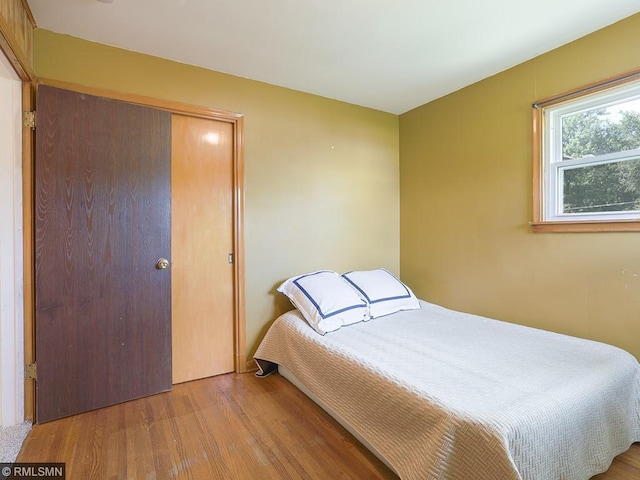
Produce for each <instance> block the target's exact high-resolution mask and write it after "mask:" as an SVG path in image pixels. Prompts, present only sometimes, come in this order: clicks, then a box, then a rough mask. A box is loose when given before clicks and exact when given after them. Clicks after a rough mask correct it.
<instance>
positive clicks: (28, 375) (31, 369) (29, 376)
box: [24, 363, 38, 380]
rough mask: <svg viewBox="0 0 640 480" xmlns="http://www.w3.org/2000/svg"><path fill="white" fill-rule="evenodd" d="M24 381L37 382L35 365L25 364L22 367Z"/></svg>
mask: <svg viewBox="0 0 640 480" xmlns="http://www.w3.org/2000/svg"><path fill="white" fill-rule="evenodd" d="M24 379H25V380H37V379H38V372H37V368H36V364H35V363H27V364H26V365H25V366H24Z"/></svg>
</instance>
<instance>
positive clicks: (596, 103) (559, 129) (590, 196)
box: [534, 75, 640, 231]
mask: <svg viewBox="0 0 640 480" xmlns="http://www.w3.org/2000/svg"><path fill="white" fill-rule="evenodd" d="M631 78H632V80H629V79H626V80H625V81H618V82H611V83H615V86H613V87H609V88H606V87H604V86H598V87H591V88H586V89H584V91H583V92H580V91H577V92H572V93H570V94H567V95H563V96H561V97H559V98H556V99H552V100H549V101H546V102H541V103H540V104H537V105H534V108H536V109H537V110H538V113H537V117H536V116H534V119H535V118H537V121H536V123H537V125H535V126H534V128H536V129H539V134H538V135H537V136H534V143H535V142H536V141H537V142H539V145H535V146H534V147H535V148H536V149H537V151H538V155H537V157H538V158H537V159H534V161H535V162H538V169H537V170H538V171H537V172H536V173H537V175H536V176H537V177H539V178H537V179H536V182H537V184H536V185H534V190H535V189H536V188H539V189H540V191H539V192H537V193H535V192H534V196H535V198H536V201H537V202H539V204H538V211H537V212H534V228H535V225H536V224H537V223H538V224H545V223H551V224H574V226H575V224H579V223H582V224H586V225H592V227H591V228H585V227H584V226H583V227H582V229H583V230H589V231H591V230H614V229H616V228H606V227H602V225H600V226H599V227H597V228H594V227H593V225H594V224H596V225H597V224H605V223H607V224H611V223H612V222H614V223H618V224H620V225H623V227H624V228H622V229H627V230H636V229H638V228H640V226H638V225H636V226H632V227H630V225H629V224H630V223H634V222H638V221H640V80H639V79H638V76H637V75H634V76H633V77H631ZM536 137H537V138H536ZM536 217H537V218H536ZM609 226H611V225H609ZM569 230H571V228H569Z"/></svg>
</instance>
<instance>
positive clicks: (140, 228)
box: [35, 85, 171, 422]
mask: <svg viewBox="0 0 640 480" xmlns="http://www.w3.org/2000/svg"><path fill="white" fill-rule="evenodd" d="M37 121H38V130H37V135H36V164H35V167H36V168H35V193H36V198H35V208H36V216H35V280H36V289H35V297H36V304H35V308H36V360H37V363H38V380H37V382H36V388H37V395H36V402H37V418H36V419H37V421H39V422H42V421H48V420H51V419H54V418H60V417H63V416H66V415H72V414H75V413H78V412H83V411H87V410H91V409H94V408H99V407H103V406H105V405H111V404H114V403H118V402H123V401H127V400H131V399H133V398H139V397H142V396H145V395H151V394H153V393H158V392H161V391H166V390H168V389H170V388H171V277H170V270H165V271H159V270H157V269H156V268H155V264H156V261H157V259H158V258H160V257H168V256H169V255H170V251H171V237H170V234H171V224H170V222H171V216H170V215H171V211H170V207H171V205H170V202H171V197H170V195H171V194H170V188H171V184H170V180H171V141H170V138H171V137H170V136H171V116H170V114H169V113H167V112H163V111H161V110H156V109H151V108H146V107H141V106H137V105H131V104H127V103H124V102H117V101H114V100H110V99H105V98H101V97H94V96H90V95H85V94H79V93H76V92H71V91H67V90H61V89H56V88H52V87H48V86H44V85H41V86H39V87H38V120H37Z"/></svg>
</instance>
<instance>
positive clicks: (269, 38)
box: [28, 0, 640, 114]
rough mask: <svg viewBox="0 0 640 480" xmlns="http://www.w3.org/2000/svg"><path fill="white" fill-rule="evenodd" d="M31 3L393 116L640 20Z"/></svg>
mask: <svg viewBox="0 0 640 480" xmlns="http://www.w3.org/2000/svg"><path fill="white" fill-rule="evenodd" d="M103 1H108V0H103ZM28 3H29V6H30V7H31V9H32V12H33V15H34V17H35V19H36V23H37V25H38V27H41V28H45V29H48V30H52V31H54V32H58V33H65V34H69V35H72V36H75V37H80V38H84V39H87V40H91V41H96V42H100V43H104V44H107V45H113V46H117V47H121V48H124V49H128V50H133V51H137V52H142V53H147V54H151V55H155V56H158V57H163V58H167V59H171V60H176V61H178V62H183V63H188V64H192V65H198V66H201V67H205V68H209V69H212V70H217V71H219V72H225V73H230V74H233V75H237V76H240V77H246V78H250V79H253V80H259V81H263V82H267V83H270V84H274V85H280V86H283V87H288V88H292V89H295V90H301V91H304V92H309V93H314V94H317V95H322V96H324V97H329V98H335V99H338V100H342V101H345V102H349V103H354V104H357V105H364V106H367V107H371V108H375V109H378V110H383V111H385V112H390V113H395V114H400V113H404V112H406V111H408V110H411V109H412V108H415V107H417V106H420V105H422V104H424V103H427V102H429V101H431V100H433V99H435V98H438V97H441V96H443V95H446V94H447V93H450V92H453V91H455V90H458V89H460V88H462V87H464V86H466V85H469V84H471V83H474V82H476V81H478V80H481V79H483V78H486V77H488V76H490V75H493V74H495V73H498V72H500V71H502V70H505V69H507V68H509V67H512V66H514V65H517V64H519V63H521V62H523V61H525V60H528V59H530V58H533V57H535V56H537V55H540V54H541V53H544V52H546V51H549V50H551V49H553V48H555V47H558V46H560V45H563V44H565V43H567V42H570V41H572V40H575V39H577V38H579V37H581V36H584V35H586V34H588V33H590V32H593V31H595V30H598V29H600V28H602V27H605V26H607V25H610V24H612V23H615V22H616V21H618V20H621V19H622V18H625V17H627V16H630V15H632V14H634V13H636V12H638V11H640V0H306V1H305V0H113V3H101V2H99V1H97V0H28Z"/></svg>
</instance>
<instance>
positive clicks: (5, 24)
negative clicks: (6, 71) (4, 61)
mask: <svg viewBox="0 0 640 480" xmlns="http://www.w3.org/2000/svg"><path fill="white" fill-rule="evenodd" d="M35 27H36V25H35V21H34V19H33V15H32V13H31V10H30V9H29V5H28V4H27V3H26V1H25V0H2V1H0V49H2V51H4V53H5V55H6V56H7V58H8V59H9V61H10V62H11V64H12V65H13V67H14V68H15V70H16V72H17V73H18V75H19V77H20V79H21V80H23V81H31V80H33V79H34V78H35V74H34V56H33V31H34V29H35Z"/></svg>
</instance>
